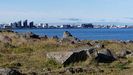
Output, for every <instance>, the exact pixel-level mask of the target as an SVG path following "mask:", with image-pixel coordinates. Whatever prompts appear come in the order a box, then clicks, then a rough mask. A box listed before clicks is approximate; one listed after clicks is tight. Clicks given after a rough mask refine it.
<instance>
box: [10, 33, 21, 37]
mask: <svg viewBox="0 0 133 75" xmlns="http://www.w3.org/2000/svg"><path fill="white" fill-rule="evenodd" d="M11 37H13V38H20V34H18V33H14V34H12V35H11Z"/></svg>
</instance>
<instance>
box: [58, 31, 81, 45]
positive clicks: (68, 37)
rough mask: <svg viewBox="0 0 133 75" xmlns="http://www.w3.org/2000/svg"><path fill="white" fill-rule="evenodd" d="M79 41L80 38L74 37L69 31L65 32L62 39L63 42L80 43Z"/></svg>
mask: <svg viewBox="0 0 133 75" xmlns="http://www.w3.org/2000/svg"><path fill="white" fill-rule="evenodd" d="M79 41H80V40H79V39H78V38H75V37H73V36H72V35H71V33H69V32H68V31H65V32H64V33H63V37H62V39H61V40H60V42H61V43H78V42H79Z"/></svg>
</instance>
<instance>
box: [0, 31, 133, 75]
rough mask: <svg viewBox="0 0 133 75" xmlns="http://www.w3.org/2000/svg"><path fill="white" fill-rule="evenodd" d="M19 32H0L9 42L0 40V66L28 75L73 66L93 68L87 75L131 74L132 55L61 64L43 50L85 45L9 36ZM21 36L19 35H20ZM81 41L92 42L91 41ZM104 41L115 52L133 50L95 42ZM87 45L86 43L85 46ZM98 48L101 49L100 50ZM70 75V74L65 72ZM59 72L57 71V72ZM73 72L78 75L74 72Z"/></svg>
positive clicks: (128, 44) (117, 45) (55, 71)
mask: <svg viewBox="0 0 133 75" xmlns="http://www.w3.org/2000/svg"><path fill="white" fill-rule="evenodd" d="M14 34H19V33H14V32H12V31H8V30H7V31H2V32H0V35H4V36H8V37H10V38H11V39H12V41H7V42H6V43H10V45H3V43H5V41H3V40H1V41H0V68H16V69H19V70H20V71H22V73H25V74H30V73H32V72H36V73H37V74H39V75H40V74H47V71H45V69H46V68H50V70H52V71H54V73H52V74H53V75H54V74H56V73H57V72H60V71H63V70H64V69H67V68H70V67H73V68H77V67H78V68H79V67H80V68H85V69H88V68H92V69H90V70H87V71H88V72H89V74H92V75H93V74H98V75H99V74H101V75H104V74H105V75H130V74H132V73H133V72H132V70H133V58H124V59H119V60H116V61H114V62H112V63H97V62H96V61H93V60H90V58H87V60H86V61H82V62H76V63H72V64H69V65H68V66H66V67H63V65H62V64H59V63H57V62H55V61H54V60H52V59H49V58H47V57H46V53H48V52H51V51H64V50H72V49H78V48H84V47H86V45H79V44H67V43H59V42H58V41H57V40H54V39H47V40H40V39H29V40H25V39H23V38H18V37H14V36H12V35H14ZM19 35H21V34H19ZM82 41H83V42H87V43H88V42H89V43H90V42H91V41H92V40H88V41H84V40H82ZM97 42H99V43H103V44H105V48H107V49H111V50H113V51H114V52H116V51H118V50H121V49H128V50H133V46H132V45H133V44H132V43H127V44H125V43H119V44H116V43H112V42H109V41H107V40H106V41H97ZM88 47H89V46H88ZM99 50H101V49H99ZM88 72H86V71H84V72H83V73H79V74H83V75H85V74H86V75H88ZM68 74H69V73H68ZM57 75H58V73H57ZM75 75H77V74H76V73H75Z"/></svg>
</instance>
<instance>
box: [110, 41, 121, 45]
mask: <svg viewBox="0 0 133 75" xmlns="http://www.w3.org/2000/svg"><path fill="white" fill-rule="evenodd" d="M109 42H110V43H117V44H119V43H122V41H120V40H109Z"/></svg>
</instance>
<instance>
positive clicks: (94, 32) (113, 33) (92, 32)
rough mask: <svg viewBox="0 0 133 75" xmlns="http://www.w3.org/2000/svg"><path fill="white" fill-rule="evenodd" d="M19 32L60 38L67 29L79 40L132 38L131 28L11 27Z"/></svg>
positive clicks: (132, 30) (132, 31)
mask: <svg viewBox="0 0 133 75" xmlns="http://www.w3.org/2000/svg"><path fill="white" fill-rule="evenodd" d="M11 30H13V31H16V32H19V33H25V32H26V31H31V32H33V33H35V34H37V35H43V34H45V35H47V36H48V37H52V36H55V35H56V36H58V37H59V38H62V35H63V32H64V31H69V32H70V33H71V34H72V35H73V36H75V37H77V38H79V39H81V40H122V41H126V40H133V29H11Z"/></svg>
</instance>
